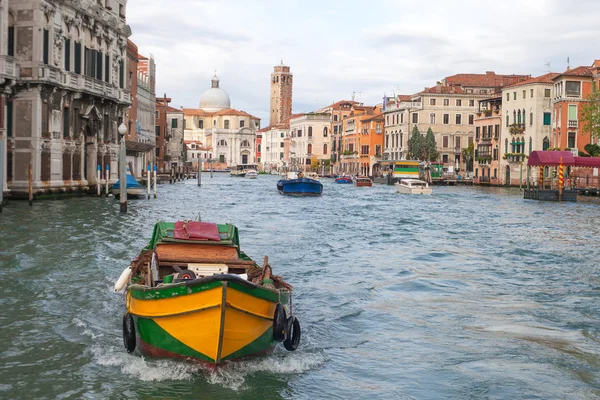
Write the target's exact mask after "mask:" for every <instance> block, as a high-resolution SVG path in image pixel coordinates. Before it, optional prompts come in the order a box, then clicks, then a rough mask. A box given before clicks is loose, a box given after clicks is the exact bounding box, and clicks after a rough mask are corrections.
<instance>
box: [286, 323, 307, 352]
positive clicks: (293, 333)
mask: <svg viewBox="0 0 600 400" xmlns="http://www.w3.org/2000/svg"><path fill="white" fill-rule="evenodd" d="M301 335H302V331H301V329H300V321H298V318H296V317H294V316H291V317H289V318H288V326H287V329H286V335H285V336H286V337H285V340H284V341H283V347H285V349H286V350H288V351H294V350H296V349H297V348H298V346H299V345H300V336H301Z"/></svg>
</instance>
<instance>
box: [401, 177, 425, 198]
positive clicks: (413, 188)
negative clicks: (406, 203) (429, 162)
mask: <svg viewBox="0 0 600 400" xmlns="http://www.w3.org/2000/svg"><path fill="white" fill-rule="evenodd" d="M395 186H396V192H398V193H404V194H429V195H430V194H431V192H432V190H431V186H429V184H428V183H427V182H425V181H422V180H419V179H401V180H400V182H396V183H395Z"/></svg>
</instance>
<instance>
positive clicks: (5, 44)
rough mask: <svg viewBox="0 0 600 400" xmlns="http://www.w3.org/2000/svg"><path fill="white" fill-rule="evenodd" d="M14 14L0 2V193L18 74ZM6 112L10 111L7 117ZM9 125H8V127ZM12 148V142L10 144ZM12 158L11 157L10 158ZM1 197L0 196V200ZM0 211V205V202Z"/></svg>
mask: <svg viewBox="0 0 600 400" xmlns="http://www.w3.org/2000/svg"><path fill="white" fill-rule="evenodd" d="M14 22H15V14H14V12H11V13H9V6H8V1H2V2H0V191H1V192H2V193H8V185H7V180H6V178H7V176H8V171H7V168H6V167H7V133H8V132H10V135H11V136H14V129H13V126H14V119H13V112H12V103H10V107H9V106H8V103H7V102H6V98H7V96H9V95H10V93H11V90H12V88H14V85H15V82H16V80H17V78H18V76H19V75H20V74H19V66H18V65H17V63H16V60H15V57H14V56H15V41H14V37H15V27H14ZM5 110H6V111H10V114H9V115H7V113H6V112H5ZM9 123H10V125H9ZM11 146H12V147H13V148H14V141H13V142H12V143H11ZM11 157H12V156H11ZM10 168H11V176H12V174H13V163H12V161H11V163H10ZM1 197H2V196H0V198H1ZM0 201H1V200H0ZM0 210H2V204H1V202H0Z"/></svg>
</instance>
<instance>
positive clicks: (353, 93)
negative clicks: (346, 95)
mask: <svg viewBox="0 0 600 400" xmlns="http://www.w3.org/2000/svg"><path fill="white" fill-rule="evenodd" d="M355 95H356V92H352V101H354V97H355Z"/></svg>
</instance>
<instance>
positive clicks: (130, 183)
mask: <svg viewBox="0 0 600 400" xmlns="http://www.w3.org/2000/svg"><path fill="white" fill-rule="evenodd" d="M125 178H126V179H125V182H126V189H127V198H128V199H129V198H136V197H145V196H146V193H147V189H146V188H145V187H144V186H142V185H141V184H140V183H139V182H138V181H137V180H136V179H135V178H134V177H133V176H131V175H130V174H127V175H125ZM111 193H112V194H113V196H115V198H117V199H118V198H119V197H120V196H121V181H120V180H119V181H117V182H116V183H115V184H114V185H113V186H112V188H111Z"/></svg>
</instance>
